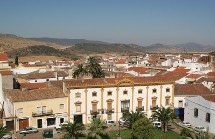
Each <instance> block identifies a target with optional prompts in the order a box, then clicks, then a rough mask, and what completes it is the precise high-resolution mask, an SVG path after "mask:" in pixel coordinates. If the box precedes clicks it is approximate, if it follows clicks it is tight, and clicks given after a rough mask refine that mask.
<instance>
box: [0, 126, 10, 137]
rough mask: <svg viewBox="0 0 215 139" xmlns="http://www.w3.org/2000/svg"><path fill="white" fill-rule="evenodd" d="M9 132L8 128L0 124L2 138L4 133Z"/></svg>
mask: <svg viewBox="0 0 215 139" xmlns="http://www.w3.org/2000/svg"><path fill="white" fill-rule="evenodd" d="M7 133H9V130H8V129H7V128H5V127H3V126H2V125H0V138H2V137H3V136H4V135H5V134H7Z"/></svg>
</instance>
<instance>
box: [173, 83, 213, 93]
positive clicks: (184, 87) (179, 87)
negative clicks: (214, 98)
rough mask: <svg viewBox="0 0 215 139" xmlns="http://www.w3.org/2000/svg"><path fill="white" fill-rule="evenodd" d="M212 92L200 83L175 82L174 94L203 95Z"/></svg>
mask: <svg viewBox="0 0 215 139" xmlns="http://www.w3.org/2000/svg"><path fill="white" fill-rule="evenodd" d="M205 94H213V93H212V92H211V91H210V90H209V89H208V88H207V87H205V86H204V85H202V84H176V85H175V95H205Z"/></svg>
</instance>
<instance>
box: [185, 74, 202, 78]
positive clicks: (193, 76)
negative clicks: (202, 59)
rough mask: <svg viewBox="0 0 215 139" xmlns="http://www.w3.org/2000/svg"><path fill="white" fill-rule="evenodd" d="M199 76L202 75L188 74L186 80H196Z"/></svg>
mask: <svg viewBox="0 0 215 139" xmlns="http://www.w3.org/2000/svg"><path fill="white" fill-rule="evenodd" d="M201 76H203V75H200V74H190V75H188V76H186V78H193V79H198V78H200V77H201Z"/></svg>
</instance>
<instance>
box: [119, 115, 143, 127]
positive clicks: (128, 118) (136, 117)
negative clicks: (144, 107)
mask: <svg viewBox="0 0 215 139" xmlns="http://www.w3.org/2000/svg"><path fill="white" fill-rule="evenodd" d="M144 117H145V115H144V113H143V112H141V111H136V112H133V111H131V112H127V113H125V114H124V115H123V119H124V120H125V121H126V122H128V128H130V129H131V128H132V125H133V124H134V123H135V122H136V121H138V120H139V119H142V118H144Z"/></svg>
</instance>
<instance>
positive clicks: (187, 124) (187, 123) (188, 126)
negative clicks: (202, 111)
mask: <svg viewBox="0 0 215 139" xmlns="http://www.w3.org/2000/svg"><path fill="white" fill-rule="evenodd" d="M181 124H182V125H183V126H185V127H187V128H191V124H190V123H189V122H184V121H183V122H182V123H181Z"/></svg>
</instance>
